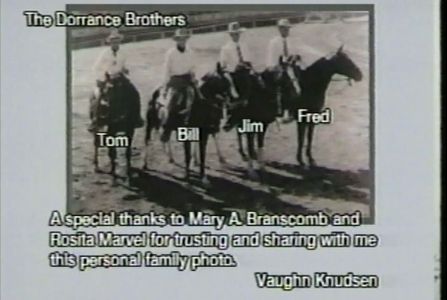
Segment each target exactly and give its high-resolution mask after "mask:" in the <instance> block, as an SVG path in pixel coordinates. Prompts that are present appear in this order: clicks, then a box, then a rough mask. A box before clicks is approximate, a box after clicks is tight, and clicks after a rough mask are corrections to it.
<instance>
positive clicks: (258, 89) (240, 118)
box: [225, 62, 282, 179]
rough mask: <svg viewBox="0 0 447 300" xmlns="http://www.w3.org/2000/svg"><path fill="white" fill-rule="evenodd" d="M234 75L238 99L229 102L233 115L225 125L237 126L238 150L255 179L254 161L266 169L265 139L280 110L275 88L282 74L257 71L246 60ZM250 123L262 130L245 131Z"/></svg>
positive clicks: (226, 126) (230, 112)
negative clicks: (244, 139)
mask: <svg viewBox="0 0 447 300" xmlns="http://www.w3.org/2000/svg"><path fill="white" fill-rule="evenodd" d="M231 76H232V79H233V82H234V83H235V86H236V91H237V93H238V94H239V98H238V99H234V100H236V101H233V103H231V104H230V107H229V114H230V118H229V121H228V122H227V125H225V128H226V130H229V129H231V128H233V127H234V126H236V127H237V139H238V146H239V153H240V155H241V157H242V159H243V160H245V161H247V164H248V175H249V176H250V178H253V179H256V178H257V173H256V172H255V170H254V162H255V161H257V162H258V163H259V164H260V165H259V167H260V168H263V152H264V139H265V134H266V132H267V128H268V126H269V124H270V123H272V122H274V121H275V119H276V115H277V109H278V103H277V99H276V89H277V86H278V84H279V83H280V80H282V78H281V77H282V73H281V72H279V71H278V70H264V71H263V72H261V73H257V72H256V71H255V70H254V69H253V67H252V66H251V64H250V63H247V62H245V63H242V64H239V65H238V66H237V67H236V69H235V71H234V72H233V73H231ZM249 123H250V124H251V125H254V126H256V127H257V128H258V129H259V128H260V129H261V130H254V131H250V130H249V131H245V132H243V131H244V127H247V124H249ZM243 136H245V137H246V141H247V148H248V156H247V155H246V154H245V152H244V150H243V143H242V137H243ZM255 138H256V142H257V150H256V147H255Z"/></svg>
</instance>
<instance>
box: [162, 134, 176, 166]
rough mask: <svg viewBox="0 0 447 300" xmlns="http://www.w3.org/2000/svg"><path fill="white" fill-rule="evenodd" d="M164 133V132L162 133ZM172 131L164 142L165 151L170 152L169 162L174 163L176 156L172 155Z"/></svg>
mask: <svg viewBox="0 0 447 300" xmlns="http://www.w3.org/2000/svg"><path fill="white" fill-rule="evenodd" d="M162 134H163V133H162ZM170 136H171V133H169V137H168V139H167V141H166V142H162V143H163V151H164V152H165V153H166V152H168V158H169V163H171V164H172V163H174V157H173V155H172V148H171V138H170Z"/></svg>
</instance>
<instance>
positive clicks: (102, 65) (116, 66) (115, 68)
mask: <svg viewBox="0 0 447 300" xmlns="http://www.w3.org/2000/svg"><path fill="white" fill-rule="evenodd" d="M126 69H127V68H126V59H125V57H124V54H123V52H122V51H120V50H118V51H117V52H115V54H114V53H113V51H112V49H111V48H108V49H106V50H104V51H103V52H102V53H101V55H100V56H99V58H98V59H97V61H96V62H95V64H94V65H93V70H94V72H95V78H96V79H97V80H102V81H103V80H105V75H104V74H105V73H109V75H111V76H114V75H117V74H119V73H121V72H124V71H125V70H126Z"/></svg>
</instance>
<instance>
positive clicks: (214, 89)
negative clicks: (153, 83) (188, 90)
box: [145, 64, 238, 186]
mask: <svg viewBox="0 0 447 300" xmlns="http://www.w3.org/2000/svg"><path fill="white" fill-rule="evenodd" d="M201 79H202V83H201V84H200V86H199V89H198V91H196V92H195V97H194V101H193V104H192V107H191V110H190V111H189V112H187V113H188V118H187V119H188V123H187V124H184V120H185V117H184V116H183V115H181V114H178V113H177V115H175V116H174V118H176V120H177V121H176V124H177V125H178V127H181V126H185V127H197V128H199V132H200V139H199V155H200V158H199V161H200V179H201V182H202V184H203V185H205V186H207V185H209V181H208V179H207V177H206V175H205V160H206V147H207V143H208V138H209V136H210V135H211V136H214V137H215V135H216V134H217V132H218V131H219V129H220V122H221V119H222V117H223V116H222V111H223V105H224V103H225V102H226V101H227V99H228V98H229V97H237V96H238V95H237V93H236V90H235V88H234V85H233V82H232V78H231V77H230V76H229V75H228V73H227V72H225V71H224V70H223V69H222V68H221V66H220V64H217V68H216V71H215V72H210V73H207V74H206V75H204V76H203V77H202V78H201ZM159 97H160V89H157V90H155V91H154V93H153V94H152V98H151V99H150V100H149V104H148V110H147V113H146V119H147V122H146V137H145V140H146V144H147V143H148V142H149V140H150V139H151V132H152V130H154V129H156V130H157V129H159V128H161V127H163V126H164V124H165V122H166V120H164V118H165V117H166V115H167V114H166V113H163V110H165V109H167V107H165V105H164V104H161V103H159V102H158V99H159ZM171 107H172V106H171ZM169 113H170V114H171V113H175V112H169ZM215 138H216V137H215ZM168 143H169V142H168ZM182 143H183V146H184V152H185V169H186V179H187V180H189V176H190V162H191V159H192V147H191V142H188V141H185V142H182ZM218 151H219V150H218ZM170 159H171V160H172V157H170ZM145 167H147V165H146V162H145Z"/></svg>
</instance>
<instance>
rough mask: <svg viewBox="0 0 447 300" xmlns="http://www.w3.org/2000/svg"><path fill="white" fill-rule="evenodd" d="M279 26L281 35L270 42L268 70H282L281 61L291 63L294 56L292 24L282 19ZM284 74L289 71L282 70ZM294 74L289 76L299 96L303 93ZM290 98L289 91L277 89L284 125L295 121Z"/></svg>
mask: <svg viewBox="0 0 447 300" xmlns="http://www.w3.org/2000/svg"><path fill="white" fill-rule="evenodd" d="M277 26H278V31H279V34H280V35H279V36H276V37H274V38H273V39H272V40H270V43H269V46H268V52H267V61H266V67H267V69H275V68H278V69H282V68H283V67H282V66H280V65H279V64H280V60H283V61H285V62H289V61H290V60H291V58H292V56H291V55H290V42H289V39H288V37H289V33H290V27H292V25H291V24H290V22H289V20H288V19H280V20H278V22H277ZM299 63H301V60H300V61H299ZM300 67H303V66H300ZM282 72H286V73H287V70H282ZM292 73H293V72H291V70H290V69H289V73H288V76H289V77H291V78H290V79H291V80H292V82H293V85H294V88H295V90H296V93H297V94H298V95H299V94H300V92H301V87H300V85H299V81H298V80H297V78H296V77H295V75H294V74H292ZM289 98H290V97H289V95H288V91H286V89H284V87H279V88H278V89H277V102H278V104H279V105H278V115H279V116H280V117H282V121H283V122H284V123H286V122H290V121H292V120H293V112H292V110H293V105H292V103H291V102H292V101H291V99H289Z"/></svg>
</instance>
